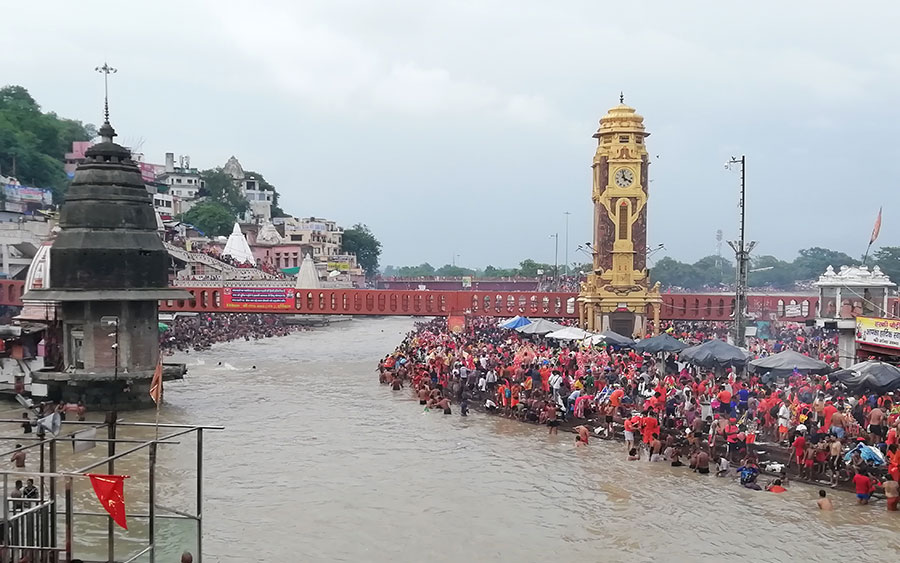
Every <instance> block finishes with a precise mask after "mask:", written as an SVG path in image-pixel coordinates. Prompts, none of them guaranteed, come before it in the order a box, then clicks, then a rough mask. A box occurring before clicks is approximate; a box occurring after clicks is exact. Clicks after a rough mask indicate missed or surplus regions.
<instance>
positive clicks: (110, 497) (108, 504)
mask: <svg viewBox="0 0 900 563" xmlns="http://www.w3.org/2000/svg"><path fill="white" fill-rule="evenodd" d="M87 476H88V477H90V478H91V485H93V487H94V493H96V494H97V500H99V501H100V504H101V505H103V508H105V509H106V511H107V512H108V513H109V515H110V516H111V517H112V519H113V522H115V523H116V524H118V525H119V526H121V527H122V528H124V529H126V530H127V529H128V523H127V522H126V521H125V488H124V482H125V479H126V477H127V475H97V474H95V473H88V474H87Z"/></svg>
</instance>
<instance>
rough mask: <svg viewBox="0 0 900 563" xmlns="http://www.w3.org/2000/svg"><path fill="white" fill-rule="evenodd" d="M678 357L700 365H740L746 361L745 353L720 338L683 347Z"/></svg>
mask: <svg viewBox="0 0 900 563" xmlns="http://www.w3.org/2000/svg"><path fill="white" fill-rule="evenodd" d="M678 359H680V360H684V361H687V362H689V363H692V364H694V365H697V366H701V367H715V366H742V365H744V364H745V363H747V359H748V357H747V353H746V352H744V351H743V350H741V349H740V348H738V347H737V346H732V345H731V344H729V343H727V342H724V341H722V340H710V341H708V342H704V343H703V344H700V345H699V346H691V347H690V348H685V349H684V350H682V351H681V352H680V353H679V354H678Z"/></svg>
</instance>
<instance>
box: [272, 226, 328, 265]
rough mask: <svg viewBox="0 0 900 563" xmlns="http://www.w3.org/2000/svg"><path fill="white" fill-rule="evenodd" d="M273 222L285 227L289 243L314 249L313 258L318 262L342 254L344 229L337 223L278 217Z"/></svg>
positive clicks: (285, 235) (285, 236)
mask: <svg viewBox="0 0 900 563" xmlns="http://www.w3.org/2000/svg"><path fill="white" fill-rule="evenodd" d="M273 222H274V223H275V224H276V225H278V224H280V225H284V238H286V239H287V240H288V241H290V242H293V243H296V244H302V245H304V246H310V247H312V250H313V254H312V257H313V258H314V259H315V260H316V261H317V262H321V261H328V257H330V256H338V255H341V254H342V251H341V248H342V245H343V242H344V240H343V239H344V229H343V228H342V227H341V226H340V225H338V224H337V223H336V222H335V221H329V220H328V219H321V218H317V217H308V218H303V219H297V218H295V217H276V218H275V219H273Z"/></svg>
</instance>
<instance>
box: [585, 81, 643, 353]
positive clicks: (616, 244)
mask: <svg viewBox="0 0 900 563" xmlns="http://www.w3.org/2000/svg"><path fill="white" fill-rule="evenodd" d="M619 102H620V103H619V105H617V106H616V107H614V108H612V109H611V110H609V112H607V114H606V115H604V116H603V117H602V118H600V127H599V129H598V130H597V132H596V133H595V134H594V138H595V139H597V145H598V146H597V151H596V153H595V154H594V159H593V164H592V169H593V190H592V195H591V199H592V200H593V203H594V242H593V245H594V246H593V271H592V272H591V273H590V274H589V275H588V279H587V282H585V283H583V284H582V287H581V292H580V293H579V296H578V303H579V314H580V321H581V325H582V326H583V327H584V328H586V329H587V330H595V331H606V330H612V331H614V332H617V333H619V334H622V335H625V336H629V337H630V336H633V335H636V334H640V333H642V332H643V331H644V330H645V329H646V322H647V319H648V317H649V316H650V315H653V316H654V317H655V318H657V319H658V315H659V304H660V302H661V300H660V297H659V290H658V288H656V287H654V288H652V289H651V288H649V287H648V271H647V199H648V196H649V189H648V188H649V178H648V168H649V159H648V157H647V148H646V145H645V141H646V138H647V137H648V136H649V135H650V134H649V133H647V132H646V130H645V129H644V118H643V117H642V116H641V115H638V114H637V113H636V112H635V110H634V108H632V107H629V106H627V105H625V103H624V97H620V98H619ZM654 326H658V321H657V323H656V324H655V325H654Z"/></svg>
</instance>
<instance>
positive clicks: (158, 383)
mask: <svg viewBox="0 0 900 563" xmlns="http://www.w3.org/2000/svg"><path fill="white" fill-rule="evenodd" d="M162 390H163V367H162V359H160V360H159V361H158V362H157V363H156V370H155V371H154V372H153V379H152V380H150V398H151V399H153V402H154V403H156V408H159V402H160V401H161V400H162Z"/></svg>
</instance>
